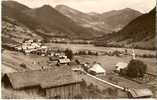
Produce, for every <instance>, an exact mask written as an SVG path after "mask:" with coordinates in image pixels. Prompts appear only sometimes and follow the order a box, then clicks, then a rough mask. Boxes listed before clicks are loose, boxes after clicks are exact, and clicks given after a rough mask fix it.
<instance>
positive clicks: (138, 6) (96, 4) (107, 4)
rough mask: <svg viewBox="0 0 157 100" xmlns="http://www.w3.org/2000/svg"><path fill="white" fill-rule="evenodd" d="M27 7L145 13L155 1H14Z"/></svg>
mask: <svg viewBox="0 0 157 100" xmlns="http://www.w3.org/2000/svg"><path fill="white" fill-rule="evenodd" d="M14 1H18V2H20V3H22V4H25V5H27V6H29V7H30V8H36V7H41V6H42V5H44V4H48V5H51V6H53V7H55V6H56V5H59V4H64V5H67V6H69V7H72V8H74V9H77V10H80V11H83V12H98V13H102V12H106V11H110V10H118V9H123V8H132V9H135V10H138V11H140V12H143V13H146V12H149V11H150V10H151V9H153V8H154V7H155V5H156V0H14Z"/></svg>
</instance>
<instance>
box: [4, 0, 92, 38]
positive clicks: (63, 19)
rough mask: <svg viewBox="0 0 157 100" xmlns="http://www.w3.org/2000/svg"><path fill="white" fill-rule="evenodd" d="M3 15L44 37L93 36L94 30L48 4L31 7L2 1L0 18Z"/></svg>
mask: <svg viewBox="0 0 157 100" xmlns="http://www.w3.org/2000/svg"><path fill="white" fill-rule="evenodd" d="M5 17H9V18H12V19H14V20H16V21H17V22H19V23H21V24H23V25H25V26H26V27H28V28H29V29H31V30H33V31H34V32H35V33H36V34H38V35H40V36H42V37H44V38H50V37H53V36H59V37H60V36H61V37H70V38H82V39H89V38H93V37H95V36H94V35H95V31H94V30H92V29H90V28H84V27H82V26H80V25H78V24H77V23H75V22H74V21H73V20H71V19H70V18H69V17H67V16H64V15H63V14H61V13H60V12H58V11H57V10H55V9H54V8H52V7H51V6H49V5H44V6H42V7H40V8H35V9H31V8H28V7H27V6H24V5H22V4H20V3H18V2H15V1H3V2H2V20H3V19H4V18H5Z"/></svg>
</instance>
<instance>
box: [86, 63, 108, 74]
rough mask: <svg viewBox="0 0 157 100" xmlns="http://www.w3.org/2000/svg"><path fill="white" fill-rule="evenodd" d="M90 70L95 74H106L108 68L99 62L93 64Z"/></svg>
mask: <svg viewBox="0 0 157 100" xmlns="http://www.w3.org/2000/svg"><path fill="white" fill-rule="evenodd" d="M88 72H89V73H91V74H93V75H106V70H105V69H104V68H103V67H102V66H101V64H99V63H95V64H93V66H92V67H91V68H90V69H89V70H88Z"/></svg>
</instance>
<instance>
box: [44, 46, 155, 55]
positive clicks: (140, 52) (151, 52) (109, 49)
mask: <svg viewBox="0 0 157 100" xmlns="http://www.w3.org/2000/svg"><path fill="white" fill-rule="evenodd" d="M45 45H47V46H48V47H58V48H63V49H66V48H68V49H72V50H73V51H74V52H76V51H78V50H92V51H97V52H103V51H106V52H108V51H111V52H112V51H115V50H118V51H124V50H125V48H114V47H95V46H94V45H91V44H88V45H85V44H61V43H58V44H56V43H47V44H45ZM127 50H128V52H129V53H131V52H132V50H131V49H127ZM135 53H136V54H151V55H156V51H152V50H142V49H135Z"/></svg>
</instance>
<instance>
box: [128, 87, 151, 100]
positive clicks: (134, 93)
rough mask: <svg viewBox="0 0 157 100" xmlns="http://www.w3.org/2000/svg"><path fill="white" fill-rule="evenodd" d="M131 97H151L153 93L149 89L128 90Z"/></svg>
mask: <svg viewBox="0 0 157 100" xmlns="http://www.w3.org/2000/svg"><path fill="white" fill-rule="evenodd" d="M130 93H131V95H132V97H134V98H139V97H145V96H152V95H153V93H152V91H150V90H149V89H130Z"/></svg>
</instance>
